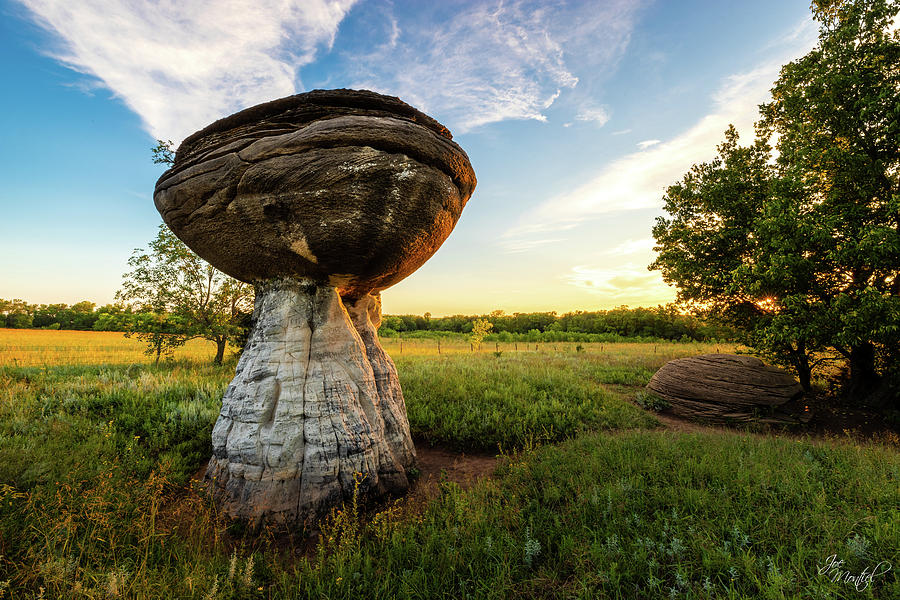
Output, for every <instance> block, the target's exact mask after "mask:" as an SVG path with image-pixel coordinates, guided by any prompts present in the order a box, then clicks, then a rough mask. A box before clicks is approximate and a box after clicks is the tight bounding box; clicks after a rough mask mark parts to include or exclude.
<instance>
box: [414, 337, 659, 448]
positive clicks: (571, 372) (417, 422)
mask: <svg viewBox="0 0 900 600" xmlns="http://www.w3.org/2000/svg"><path fill="white" fill-rule="evenodd" d="M397 365H398V371H399V374H400V383H401V386H402V387H403V393H404V396H405V398H406V406H407V414H408V416H409V422H410V428H411V429H412V432H413V435H414V436H416V437H419V438H421V439H424V440H426V441H428V442H431V443H445V444H451V445H453V446H455V447H458V448H461V449H469V450H472V449H474V450H494V451H496V450H497V449H498V447H499V448H505V449H513V448H522V447H525V446H527V445H529V444H532V443H534V442H535V441H544V442H548V441H558V440H561V439H565V438H566V437H570V436H573V435H576V434H578V433H580V432H583V431H594V430H599V429H625V428H634V427H653V426H655V425H657V422H656V420H655V419H653V417H651V416H649V415H647V414H646V413H644V412H643V411H641V410H639V409H638V408H636V407H634V406H633V405H632V404H630V403H628V402H627V401H625V400H624V399H623V398H622V397H621V396H620V395H619V394H616V393H614V392H613V391H610V390H608V389H607V388H606V387H605V386H604V385H603V384H604V383H616V384H642V383H646V380H649V377H650V373H649V372H646V371H644V370H640V369H638V370H635V369H626V368H608V367H603V366H601V365H596V364H593V363H592V362H591V361H590V360H589V359H585V358H583V355H580V354H579V355H575V354H572V355H568V356H564V355H560V356H557V357H555V358H551V357H548V356H540V355H534V354H530V355H525V354H523V355H513V356H509V357H507V356H505V355H503V356H490V355H488V356H485V355H476V356H467V355H449V356H446V357H441V358H439V359H434V358H433V359H431V360H427V361H426V360H423V359H420V358H410V359H400V360H399V361H398V363H397Z"/></svg>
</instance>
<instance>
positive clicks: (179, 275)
mask: <svg viewBox="0 0 900 600" xmlns="http://www.w3.org/2000/svg"><path fill="white" fill-rule="evenodd" d="M128 265H129V266H130V267H131V270H130V271H129V272H128V273H126V274H125V275H123V282H122V289H121V290H119V292H118V293H117V294H116V298H117V299H119V300H121V301H122V302H127V303H130V304H132V305H133V306H134V308H135V309H136V310H137V311H138V312H145V313H150V314H152V315H156V317H155V318H153V319H138V320H132V321H131V327H132V333H133V334H134V335H137V336H138V337H140V338H141V339H143V340H145V341H147V342H148V344H151V345H153V348H156V349H158V348H160V347H161V346H160V336H169V337H168V338H166V339H171V340H172V342H171V343H172V344H176V342H177V341H178V340H180V343H184V341H186V340H188V339H190V338H194V337H200V338H204V339H207V340H210V341H213V342H215V344H216V358H215V362H216V364H221V363H222V359H223V358H224V355H225V347H226V344H227V342H228V340H229V339H231V338H233V337H234V336H235V335H237V334H238V333H239V331H240V320H241V315H242V314H243V313H246V312H249V311H250V309H251V305H252V298H253V290H252V288H251V287H250V286H249V285H248V284H246V283H242V282H240V281H237V280H235V279H232V278H231V277H228V276H226V275H224V274H222V273H221V272H219V271H218V270H216V269H215V268H214V267H213V266H212V265H210V264H209V263H207V262H205V261H204V260H203V259H201V258H200V257H199V256H197V255H196V254H194V253H193V252H192V251H191V250H190V249H189V248H188V247H187V246H186V245H185V244H184V242H182V241H181V240H179V239H178V238H177V237H175V234H173V233H172V232H171V231H169V229H168V228H167V227H166V226H165V225H160V226H159V231H158V232H157V235H156V238H154V239H153V241H151V242H150V244H149V246H148V249H147V250H143V249H140V248H139V249H137V250H135V251H134V253H133V254H132V256H131V258H130V259H129V260H128ZM163 315H166V317H165V318H163ZM154 352H156V355H157V357H159V356H160V352H157V351H156V350H154Z"/></svg>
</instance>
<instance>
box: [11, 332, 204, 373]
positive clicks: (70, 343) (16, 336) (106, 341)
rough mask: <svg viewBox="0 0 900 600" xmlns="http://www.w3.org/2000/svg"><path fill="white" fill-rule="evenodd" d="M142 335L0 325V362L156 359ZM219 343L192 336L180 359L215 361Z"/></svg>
mask: <svg viewBox="0 0 900 600" xmlns="http://www.w3.org/2000/svg"><path fill="white" fill-rule="evenodd" d="M145 347H146V346H145V345H144V344H143V342H141V341H140V340H138V339H135V338H126V337H125V334H124V333H119V332H116V331H51V330H44V329H0V366H19V367H36V366H37V367H40V366H54V365H105V364H111V365H121V364H134V363H150V362H153V360H152V359H151V357H149V356H147V355H146V354H144V348H145ZM215 355H216V345H215V344H214V343H213V342H209V341H207V340H199V339H197V340H190V341H189V342H188V343H187V344H185V345H184V346H183V347H181V348H178V349H177V350H175V358H176V359H188V360H193V361H212V359H213V357H215Z"/></svg>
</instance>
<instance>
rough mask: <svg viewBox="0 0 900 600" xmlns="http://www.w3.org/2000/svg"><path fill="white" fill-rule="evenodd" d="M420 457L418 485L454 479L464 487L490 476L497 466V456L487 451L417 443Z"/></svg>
mask: <svg viewBox="0 0 900 600" xmlns="http://www.w3.org/2000/svg"><path fill="white" fill-rule="evenodd" d="M416 455H417V456H418V458H419V473H420V475H419V479H418V481H417V482H416V483H417V484H418V485H422V484H426V483H428V482H430V481H452V482H453V483H457V484H459V485H460V486H463V487H469V486H470V485H471V484H472V483H473V482H475V481H477V480H479V479H481V478H482V477H488V476H490V475H492V474H493V473H494V469H496V468H497V456H496V455H493V454H485V453H478V452H476V453H466V452H459V451H457V450H454V449H452V448H446V447H441V446H429V445H427V444H424V443H417V444H416Z"/></svg>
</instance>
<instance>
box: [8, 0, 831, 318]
mask: <svg viewBox="0 0 900 600" xmlns="http://www.w3.org/2000/svg"><path fill="white" fill-rule="evenodd" d="M808 6H809V2H808V1H807V0H801V1H794V0H791V1H785V0H757V1H754V2H746V1H743V0H742V1H730V0H715V1H714V0H709V1H691V0H679V1H677V2H676V1H674V0H668V1H663V0H658V1H656V2H652V1H634V0H598V1H596V2H563V1H557V2H534V1H512V0H506V1H503V2H500V1H496V0H494V1H474V2H457V1H455V0H446V1H443V2H434V3H432V2H412V1H411V2H400V1H396V2H388V1H372V0H359V1H357V2H353V1H352V0H339V1H336V2H325V1H323V0H297V1H291V0H282V1H280V2H264V1H258V2H238V1H235V0H219V1H217V2H216V1H195V0H181V1H175V0H164V1H157V2H142V1H138V0H79V1H78V2H72V1H70V0H21V1H17V2H13V1H10V0H0V64H2V80H3V90H4V93H3V94H2V95H0V126H2V130H3V132H4V137H5V138H6V139H5V142H6V143H5V144H3V145H2V147H0V165H2V167H0V169H2V184H0V208H2V216H0V253H2V256H3V261H2V263H0V298H13V297H15V298H23V299H25V300H27V301H29V302H57V301H62V302H68V303H73V302H76V301H78V300H82V299H89V300H92V301H95V302H98V303H101V304H102V303H106V302H110V301H112V300H113V296H114V294H115V291H116V289H118V287H119V283H120V281H121V274H122V273H123V272H124V271H125V270H126V261H127V259H128V257H129V255H130V253H131V251H132V250H133V249H134V248H135V247H138V246H143V245H145V244H146V243H147V242H148V241H149V240H150V239H152V237H153V236H154V234H155V230H156V227H157V226H158V224H159V223H160V218H159V215H158V214H157V212H156V210H155V208H154V206H153V202H152V191H153V186H154V184H155V181H156V179H157V177H159V175H160V174H161V172H162V168H161V166H159V165H154V164H152V162H151V157H150V147H151V146H152V145H153V142H154V140H155V139H156V138H164V139H172V140H175V141H176V142H177V141H179V140H180V139H182V138H184V137H185V136H187V135H188V134H190V133H192V132H193V131H195V130H197V129H200V128H201V127H203V126H205V125H206V124H208V123H209V122H211V121H212V120H215V119H217V118H219V117H222V116H225V115H227V114H230V113H232V112H235V111H237V110H240V109H242V108H245V107H247V106H251V105H253V104H257V103H259V102H263V101H266V100H270V99H274V98H278V97H281V96H285V95H288V94H292V93H298V92H302V91H305V90H309V89H315V88H338V87H352V88H368V89H373V90H375V91H378V92H382V93H388V94H391V95H396V96H399V97H400V98H402V99H404V100H406V101H407V102H409V103H410V104H413V105H414V106H416V107H417V108H420V109H422V110H424V111H425V112H427V113H429V114H430V115H432V116H433V117H435V118H437V119H438V120H439V121H441V122H442V123H444V124H445V125H447V126H448V127H449V128H450V129H451V131H452V132H453V133H454V137H455V139H456V141H457V142H459V143H460V145H461V146H462V147H463V148H464V149H465V150H466V151H467V152H468V154H469V157H470V159H471V161H472V164H473V166H474V168H475V171H476V174H477V176H478V181H479V183H478V188H477V189H476V191H475V194H474V196H473V197H472V199H471V200H470V202H469V204H468V206H467V207H466V209H465V211H464V212H463V215H462V218H461V219H460V221H459V224H458V225H457V227H456V229H455V230H454V232H453V234H452V235H451V236H450V238H449V239H448V240H447V242H446V243H445V244H444V246H443V247H442V248H441V249H440V250H439V251H438V253H437V254H436V255H435V256H434V257H433V258H432V259H431V260H430V261H429V262H428V263H426V264H425V266H423V267H422V268H421V269H420V270H419V271H417V272H416V273H414V274H413V275H411V276H410V277H409V278H407V279H406V280H404V281H403V282H401V283H399V284H397V285H396V286H395V287H393V288H391V289H390V290H387V291H386V292H385V293H384V305H385V310H386V312H390V313H405V312H411V313H419V314H421V313H424V312H426V311H430V312H431V313H432V314H435V315H440V314H452V313H475V312H488V311H490V310H494V309H503V310H506V311H507V312H515V311H536V310H556V311H560V312H564V311H570V310H597V309H603V308H611V307H614V306H618V305H622V304H628V305H631V306H639V305H644V306H652V305H656V304H658V303H664V302H668V301H670V300H672V299H673V298H674V292H673V291H672V290H671V289H670V288H668V287H667V286H665V284H663V283H662V281H661V279H660V277H659V275H658V273H653V272H649V271H647V269H646V265H647V264H649V263H650V262H651V261H652V259H653V252H652V248H651V246H652V240H651V235H650V229H651V227H652V225H653V221H654V218H655V217H656V216H658V215H660V214H662V210H661V206H662V202H661V197H662V195H663V192H664V189H665V186H666V185H668V184H671V183H674V182H675V181H676V180H678V179H680V178H681V176H682V175H683V174H684V173H685V172H686V171H687V170H688V169H689V168H690V166H691V164H693V163H696V162H700V161H703V160H708V159H709V158H711V157H712V156H713V155H714V153H715V146H716V144H718V143H719V142H720V141H721V140H722V137H723V135H722V134H723V132H724V130H725V128H726V127H727V125H728V124H729V123H734V124H736V125H737V126H738V129H739V131H741V132H742V133H743V134H744V136H745V139H749V136H750V135H751V132H752V123H753V121H754V119H755V118H756V106H757V105H758V104H759V103H761V102H764V101H765V100H766V98H767V93H768V89H769V88H770V87H771V84H772V82H773V81H774V80H775V78H776V77H777V74H778V68H779V66H780V65H781V64H783V63H785V62H787V61H789V60H791V59H793V58H796V57H798V56H800V55H802V54H804V53H805V52H806V51H808V50H809V49H810V48H811V47H812V46H813V44H814V43H815V37H816V28H815V26H814V24H813V23H811V22H810V20H809V11H808Z"/></svg>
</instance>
